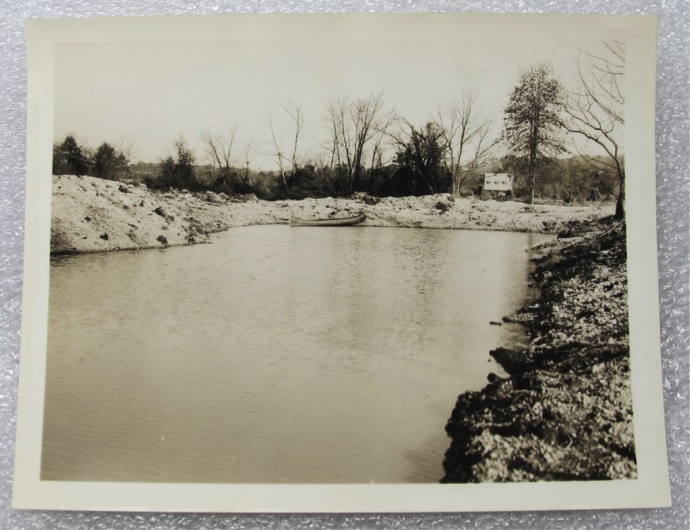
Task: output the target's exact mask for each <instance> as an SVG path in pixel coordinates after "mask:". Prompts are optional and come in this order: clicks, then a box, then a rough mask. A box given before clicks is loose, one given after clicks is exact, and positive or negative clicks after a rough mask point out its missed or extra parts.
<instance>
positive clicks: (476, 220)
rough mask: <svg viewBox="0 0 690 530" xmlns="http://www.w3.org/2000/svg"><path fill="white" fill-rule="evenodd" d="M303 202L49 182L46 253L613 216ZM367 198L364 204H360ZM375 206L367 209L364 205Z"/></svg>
mask: <svg viewBox="0 0 690 530" xmlns="http://www.w3.org/2000/svg"><path fill="white" fill-rule="evenodd" d="M366 199H371V198H362V199H331V198H325V199H305V200H303V201H275V202H267V201H259V200H256V199H254V200H246V201H244V202H243V201H239V200H236V199H232V198H229V197H226V196H224V195H222V194H220V195H217V194H192V193H189V192H186V191H170V192H156V191H151V190H149V189H147V188H146V187H145V186H143V185H134V184H123V183H118V182H112V181H107V180H102V179H96V178H91V177H75V176H56V177H53V204H52V230H51V252H52V253H54V254H62V253H73V252H98V251H105V250H122V249H138V248H160V247H165V246H169V245H188V244H193V243H201V242H205V241H208V238H209V234H211V233H213V232H219V231H222V230H227V229H228V228H232V227H236V226H246V225H254V224H275V223H287V222H288V221H289V219H290V218H291V217H293V216H294V217H298V218H303V219H315V218H326V217H331V216H342V217H346V216H348V215H354V214H356V213H359V212H360V211H361V210H365V211H366V214H367V221H366V222H365V225H366V226H405V227H418V228H451V229H465V230H503V231H513V232H541V233H556V232H558V231H559V230H561V229H563V228H564V226H566V224H567V223H568V222H571V221H573V220H591V219H597V218H600V217H602V216H605V215H609V214H611V213H613V209H614V205H613V204H611V203H596V204H590V205H586V206H558V205H536V206H534V207H527V206H526V205H525V204H523V203H519V202H510V201H507V202H497V201H479V200H476V199H473V198H467V199H455V200H452V199H451V198H450V197H449V196H447V195H436V196H426V197H402V198H384V199H381V200H375V199H374V200H366ZM365 200H366V202H365ZM371 203H374V204H371Z"/></svg>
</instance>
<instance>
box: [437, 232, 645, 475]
mask: <svg viewBox="0 0 690 530" xmlns="http://www.w3.org/2000/svg"><path fill="white" fill-rule="evenodd" d="M564 235H567V236H570V238H569V239H559V240H558V241H557V242H556V243H555V244H553V243H552V244H549V245H548V246H550V247H551V248H550V250H549V253H548V254H546V255H545V256H544V257H543V258H542V259H541V260H540V262H539V263H538V264H537V266H536V270H535V273H534V277H535V281H536V282H537V283H538V284H539V286H540V287H541V295H540V297H539V298H538V299H537V300H536V301H535V302H534V303H532V304H531V305H529V306H527V307H525V308H523V309H521V310H520V311H518V313H517V314H516V315H512V316H511V317H507V318H506V319H505V320H510V321H519V322H522V323H523V324H525V325H526V326H527V329H528V333H529V336H530V338H531V340H530V345H529V347H528V348H526V349H521V350H507V349H497V350H494V351H492V352H491V355H492V356H493V357H494V358H495V359H496V360H497V361H498V362H499V364H501V366H502V367H503V368H504V369H505V371H506V372H507V374H508V377H498V376H496V375H494V374H492V375H490V376H489V379H490V381H492V382H491V383H490V384H489V385H488V386H486V387H485V388H484V389H483V390H482V391H480V392H468V393H465V394H462V395H461V396H460V397H459V398H458V401H457V403H456V406H455V409H454V410H453V413H452V417H451V418H450V420H449V422H448V424H447V426H446V431H447V433H448V435H449V436H450V437H451V439H452V442H451V446H450V449H449V450H448V451H447V453H446V456H445V460H444V469H445V473H446V474H445V477H444V478H443V480H442V481H443V482H489V481H491V482H512V481H536V480H603V479H623V478H635V477H636V475H637V467H636V461H635V446H634V439H633V418H632V395H631V389H630V363H629V348H628V311H627V275H626V241H625V226H624V224H622V223H614V222H613V221H612V220H610V219H602V220H601V221H599V222H593V223H571V226H570V227H569V229H568V230H567V233H566V234H564Z"/></svg>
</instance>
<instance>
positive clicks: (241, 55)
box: [55, 16, 615, 169]
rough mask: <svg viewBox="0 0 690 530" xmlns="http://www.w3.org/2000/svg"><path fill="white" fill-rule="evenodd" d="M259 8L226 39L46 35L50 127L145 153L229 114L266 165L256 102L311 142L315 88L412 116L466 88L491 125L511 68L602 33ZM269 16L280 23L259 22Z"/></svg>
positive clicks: (318, 123)
mask: <svg viewBox="0 0 690 530" xmlns="http://www.w3.org/2000/svg"><path fill="white" fill-rule="evenodd" d="M269 18H270V16H265V17H263V19H259V23H260V24H261V27H262V28H264V27H266V35H270V38H264V39H262V38H261V34H259V35H258V36H257V35H256V32H253V33H252V34H251V35H252V37H251V38H250V37H247V38H243V36H242V35H243V33H242V32H236V33H235V34H236V35H237V37H236V38H234V39H233V40H225V41H213V42H211V41H209V42H199V41H193V42H179V41H178V42H176V41H174V40H170V39H168V40H164V41H159V42H155V40H156V39H158V37H157V38H156V39H153V41H152V42H126V38H123V41H122V42H114V43H113V42H109V43H77V44H60V45H57V46H56V50H55V139H56V141H57V140H60V139H62V138H63V137H64V136H65V135H66V134H68V133H74V134H75V135H76V137H77V139H78V140H79V141H80V142H82V143H85V144H88V145H90V146H93V147H95V146H97V145H99V144H100V143H101V142H103V141H108V142H110V143H112V144H114V145H116V146H117V145H118V144H119V143H120V139H121V138H122V137H125V136H128V137H132V138H134V139H135V142H136V147H135V153H136V155H137V156H136V160H138V161H152V162H155V161H158V160H160V159H161V158H163V157H165V156H167V155H169V154H172V152H173V149H172V146H173V142H174V140H175V138H177V137H179V136H181V135H182V136H184V137H185V138H186V140H187V141H188V144H189V146H190V147H191V148H192V149H193V150H194V151H195V154H196V155H197V158H198V160H199V161H204V155H203V147H202V144H201V142H200V139H199V135H200V133H202V132H205V131H208V130H210V131H212V132H222V131H223V130H225V129H226V128H227V127H228V126H236V127H237V136H236V144H235V145H236V146H237V147H236V150H235V154H236V160H237V162H236V163H237V164H238V165H240V164H242V157H243V153H242V152H241V148H242V147H241V146H242V145H243V144H245V143H246V142H249V141H251V142H252V144H253V146H254V149H253V151H254V155H253V157H252V166H253V167H254V168H263V169H275V167H274V162H273V160H272V159H271V158H270V157H268V156H266V155H265V154H262V153H264V152H265V151H267V150H268V149H269V147H268V146H267V145H265V144H264V143H263V142H265V141H267V140H270V133H269V130H268V129H267V127H266V125H265V123H264V122H265V120H264V117H265V116H266V115H267V114H269V113H270V114H271V115H272V116H273V120H274V122H275V126H276V130H277V133H278V138H279V139H280V138H282V139H283V140H284V142H285V144H286V145H287V144H288V143H289V141H290V139H291V135H292V134H293V133H292V127H293V125H292V124H291V122H290V121H289V120H288V119H287V116H286V115H285V113H284V111H283V110H282V109H281V105H289V104H290V103H297V102H301V103H302V105H303V110H304V113H305V117H306V128H305V132H304V140H303V141H302V142H301V148H300V153H301V155H302V156H305V155H309V154H313V155H317V154H318V150H319V146H320V145H321V144H322V143H323V142H324V140H325V138H326V137H327V133H326V129H325V124H324V114H325V112H324V108H325V104H326V102H327V101H328V100H329V99H333V98H335V97H337V96H339V95H348V96H349V97H367V96H369V95H370V94H372V93H377V92H383V94H384V100H385V102H386V106H387V107H388V108H393V109H395V111H396V112H397V113H398V114H399V115H402V116H404V117H405V118H406V119H407V120H408V121H409V122H411V123H414V124H416V125H422V124H424V123H425V122H426V121H427V120H428V119H430V118H433V117H434V116H435V115H436V112H437V109H438V107H439V106H442V105H444V104H446V103H448V102H449V101H450V100H451V99H453V98H457V97H460V96H461V95H462V94H463V93H464V92H466V91H468V90H472V91H473V92H474V93H475V94H476V97H477V104H478V106H479V107H480V108H482V109H484V110H485V111H486V112H488V113H490V114H493V115H494V116H495V118H496V124H497V126H496V128H497V130H498V129H499V128H500V125H501V120H502V115H503V108H504V106H505V105H506V103H507V100H508V97H509V94H510V92H511V90H512V88H513V87H514V86H515V84H516V81H517V79H518V77H519V74H520V72H521V71H522V70H523V69H524V68H526V67H528V66H529V65H530V64H532V63H535V62H545V63H549V64H551V65H553V67H554V70H555V72H556V74H557V76H558V77H559V78H560V79H561V80H562V82H563V83H564V84H565V85H568V84H570V83H572V81H573V80H574V75H575V65H576V58H577V56H578V50H577V48H578V47H579V48H586V49H591V48H593V47H595V46H596V45H597V44H598V43H599V42H600V41H601V39H604V38H611V37H612V36H615V33H613V32H614V31H615V30H612V29H610V28H606V27H605V26H603V25H601V24H586V25H585V26H584V27H585V28H586V31H583V30H582V25H581V24H579V25H578V24H561V25H558V24H557V25H555V26H554V27H541V25H537V26H535V25H534V24H527V25H525V24H523V22H526V21H527V17H524V16H523V17H521V18H518V19H513V20H515V22H514V23H512V22H511V23H510V24H505V23H504V24H501V25H496V24H494V23H491V24H489V23H487V24H484V25H481V24H480V25H479V26H480V27H477V26H478V25H477V24H476V23H472V24H467V23H464V22H463V21H462V19H459V18H453V19H452V21H450V22H448V18H446V19H443V18H436V19H433V18H432V19H430V18H429V17H426V18H422V19H418V20H416V19H414V17H411V18H410V19H406V20H405V23H404V24H400V23H399V20H400V19H391V20H392V21H391V23H385V24H380V23H377V24H376V25H375V26H373V29H372V28H368V29H369V31H368V32H367V33H366V36H365V37H361V33H362V31H363V30H362V28H361V25H359V26H358V29H359V30H362V31H360V33H359V34H358V35H359V37H356V38H350V36H351V35H352V34H353V30H352V26H348V25H347V24H339V23H337V22H338V19H337V16H332V17H330V18H324V17H308V16H293V18H292V19H291V21H292V22H293V23H290V24H286V23H285V20H286V19H285V18H281V19H280V20H276V21H275V22H274V21H270V20H268V19H269ZM263 21H266V23H263ZM331 21H333V23H331ZM439 22H440V23H439ZM276 24H277V26H276V27H277V28H279V30H280V31H277V30H276V31H273V32H271V30H272V28H271V27H270V26H271V25H276ZM230 26H232V25H230ZM535 27H536V28H537V29H535ZM235 29H236V27H235V26H232V27H229V31H233V30H235ZM245 34H249V33H248V32H245ZM158 40H160V39H158ZM500 154H503V153H500Z"/></svg>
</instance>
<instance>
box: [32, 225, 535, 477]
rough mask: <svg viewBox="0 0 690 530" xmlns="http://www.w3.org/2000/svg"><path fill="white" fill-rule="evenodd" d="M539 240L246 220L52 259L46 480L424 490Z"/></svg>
mask: <svg viewBox="0 0 690 530" xmlns="http://www.w3.org/2000/svg"><path fill="white" fill-rule="evenodd" d="M545 238H546V236H537V235H530V234H514V233H499V232H472V231H451V230H419V229H404V228H358V227H353V228H290V227H287V226H257V227H246V228H237V229H233V230H230V231H229V232H226V233H224V234H220V235H218V236H217V237H216V238H215V240H214V244H212V245H199V246H194V247H180V248H170V249H166V250H148V251H138V252H115V253H102V254H92V255H81V256H73V257H66V258H58V259H54V260H53V261H52V267H51V291H50V325H49V339H48V366H47V381H46V415H45V425H44V439H43V464H42V477H43V478H44V479H49V480H50V479H57V480H89V481H99V480H104V481H168V482H227V483H233V482H237V483H246V482H267V483H286V482H287V483H304V482H315V483H363V482H384V483H396V482H436V481H438V480H439V479H440V478H441V476H442V475H443V471H442V460H443V454H444V452H445V450H446V449H447V447H448V445H449V439H447V438H446V435H445V431H444V426H445V423H446V421H447V420H448V418H449V416H450V413H451V411H452V409H453V406H454V404H455V400H456V398H457V395H458V394H459V393H461V392H463V391H465V390H475V389H479V388H481V387H482V386H484V384H485V383H486V376H487V374H488V373H489V372H490V371H495V372H498V371H500V369H499V367H498V366H497V365H496V364H494V363H493V361H491V360H490V358H489V350H490V349H492V348H495V347H497V346H500V345H506V346H507V345H511V344H514V343H515V342H519V341H522V340H524V338H523V333H522V331H521V330H520V329H518V328H517V327H516V326H507V325H504V326H500V327H499V326H492V325H490V324H489V321H491V320H500V319H501V317H502V316H503V315H505V314H507V313H510V312H512V311H513V310H515V309H517V308H518V307H520V306H521V305H522V304H523V303H524V302H525V298H526V297H528V296H531V295H533V294H534V293H530V289H529V287H528V286H527V282H528V277H527V275H528V265H529V264H528V259H529V257H530V254H529V253H528V252H526V250H527V249H529V248H530V247H531V246H533V245H536V244H538V243H540V242H542V241H544V240H545Z"/></svg>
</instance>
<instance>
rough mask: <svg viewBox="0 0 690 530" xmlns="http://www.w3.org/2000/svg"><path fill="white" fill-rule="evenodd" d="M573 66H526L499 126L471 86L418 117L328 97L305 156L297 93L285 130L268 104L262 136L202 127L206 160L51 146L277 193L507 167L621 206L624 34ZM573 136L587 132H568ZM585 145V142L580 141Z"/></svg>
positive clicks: (104, 164) (60, 165) (430, 185)
mask: <svg viewBox="0 0 690 530" xmlns="http://www.w3.org/2000/svg"><path fill="white" fill-rule="evenodd" d="M577 73H578V82H577V86H576V87H575V88H574V89H571V90H566V88H565V87H564V85H563V84H562V82H561V81H560V80H559V79H558V78H557V76H556V75H555V73H554V70H553V68H552V67H551V66H549V65H546V64H533V65H531V66H530V67H528V68H527V69H525V70H524V71H523V72H522V73H521V74H520V77H519V79H518V81H517V83H516V85H515V87H514V88H513V90H512V92H511V93H510V95H509V99H508V104H507V105H506V107H505V109H504V112H503V116H502V121H503V123H502V127H501V128H500V133H498V134H496V133H495V132H494V131H495V129H496V127H494V120H495V117H491V116H489V115H487V114H486V113H484V112H482V111H481V110H480V109H479V108H478V105H477V101H476V99H475V97H474V96H473V95H472V94H465V95H464V96H462V97H461V98H459V99H458V100H456V101H454V102H452V103H450V104H448V105H446V106H445V107H444V108H440V109H439V110H438V111H437V114H436V116H434V117H433V118H432V119H429V120H427V121H426V122H424V123H421V124H415V123H411V122H410V121H408V120H407V119H405V118H404V117H403V116H400V115H398V114H397V113H395V111H394V110H393V109H391V108H389V107H388V106H387V105H386V102H385V99H384V96H383V94H381V93H379V94H372V95H371V96H369V97H367V98H350V97H347V96H340V97H337V98H335V99H332V100H330V101H328V102H327V103H326V105H325V109H324V118H323V123H322V125H323V127H324V131H325V134H324V135H323V137H324V141H323V144H322V145H321V148H320V149H319V152H318V153H316V154H314V153H312V154H311V155H310V156H306V155H305V154H304V153H303V152H302V149H301V147H302V143H303V140H304V131H305V122H306V120H305V114H304V112H303V109H302V105H301V104H290V105H285V106H283V107H282V113H283V115H282V118H283V120H284V121H285V122H287V123H289V124H290V125H291V128H290V131H289V136H288V137H287V138H286V137H285V135H286V134H288V133H286V132H285V129H282V132H283V135H282V136H281V135H280V134H279V133H278V130H277V128H276V127H275V116H273V115H272V114H266V115H264V116H263V121H264V125H265V129H266V138H267V139H266V140H264V141H263V142H247V143H245V144H242V145H239V144H238V142H237V127H230V128H228V129H227V130H226V131H225V132H223V133H212V132H211V131H210V130H209V131H207V132H204V133H202V134H201V135H200V140H201V142H202V145H203V146H204V151H205V152H204V154H203V158H202V159H201V161H200V160H198V159H197V157H196V156H195V154H194V153H193V152H192V151H191V149H190V148H189V147H188V144H187V142H186V141H185V139H184V138H179V139H177V140H176V141H175V143H174V155H173V156H169V157H167V158H165V159H163V160H161V161H160V162H159V163H158V164H155V165H151V166H149V167H148V171H143V172H139V171H138V170H137V166H136V165H132V164H131V163H130V158H131V157H130V156H129V154H130V153H129V152H128V150H127V149H123V148H120V149H117V148H115V147H113V146H111V145H109V144H108V143H103V144H101V145H100V146H99V147H98V148H97V149H95V150H93V149H87V148H84V147H83V146H80V145H79V144H78V143H77V142H76V140H75V138H74V136H73V135H68V136H67V137H66V138H65V139H64V140H63V141H62V142H61V143H58V144H56V145H55V146H54V157H53V172H54V173H55V174H61V173H73V174H77V175H82V174H90V175H93V176H96V177H101V178H107V179H114V180H119V179H124V178H133V177H134V178H142V179H145V181H146V183H147V184H148V185H149V186H153V187H158V188H166V187H168V188H169V187H175V188H186V189H190V190H214V191H223V192H226V193H248V192H254V193H256V194H257V195H259V196H261V197H264V198H274V199H284V198H290V199H301V198H305V197H319V196H350V195H352V194H353V193H357V192H364V193H367V194H369V195H372V196H404V195H424V194H434V193H446V192H449V193H452V194H453V195H456V196H457V195H466V194H470V193H481V188H480V181H479V175H480V174H481V173H482V172H510V173H512V174H514V175H515V177H516V184H515V187H514V193H515V194H516V195H518V196H521V197H523V198H524V199H525V200H526V202H528V203H530V204H531V203H533V202H534V200H535V198H536V197H537V196H542V197H548V198H554V199H562V200H584V199H597V198H601V197H602V196H603V197H606V196H610V195H615V196H617V199H618V200H617V208H616V215H617V216H619V217H622V216H623V214H624V197H625V166H624V155H623V150H622V147H621V145H620V139H621V138H622V135H623V126H624V123H625V122H624V115H623V109H624V104H625V101H624V73H625V49H624V46H623V45H622V44H621V43H619V42H616V41H606V42H603V43H602V44H601V47H600V49H599V50H597V51H596V52H585V51H581V55H580V59H579V62H578V69H577ZM577 137H579V138H581V139H582V141H581V142H576V141H573V138H577ZM580 145H588V146H589V149H584V150H583V152H580V151H579V148H578V146H580ZM129 147H130V150H129V151H131V144H130V146H129ZM585 151H587V153H590V152H592V151H594V152H595V153H596V154H587V153H586V152H585ZM257 152H260V153H261V154H262V155H264V157H270V158H272V159H273V160H274V162H275V170H274V171H264V172H258V171H254V170H252V169H251V168H250V165H251V164H250V162H251V160H252V157H253V156H255V155H256V154H257ZM499 152H501V154H499Z"/></svg>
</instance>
